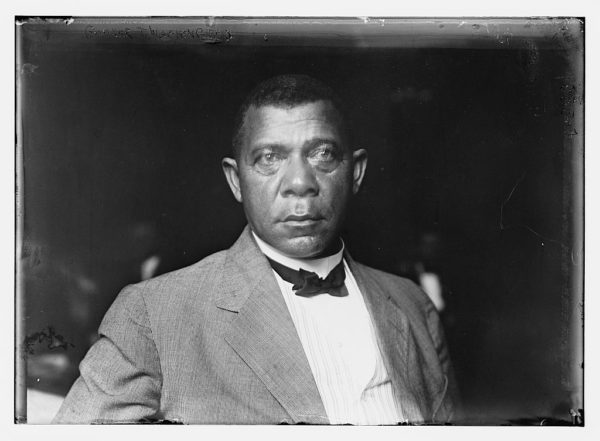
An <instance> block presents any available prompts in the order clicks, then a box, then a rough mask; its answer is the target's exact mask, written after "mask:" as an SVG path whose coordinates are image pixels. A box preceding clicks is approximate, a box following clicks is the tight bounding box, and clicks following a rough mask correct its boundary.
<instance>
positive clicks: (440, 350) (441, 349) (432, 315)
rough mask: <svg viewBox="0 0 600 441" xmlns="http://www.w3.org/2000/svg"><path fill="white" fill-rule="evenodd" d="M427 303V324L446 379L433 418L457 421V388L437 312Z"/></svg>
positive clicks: (458, 398) (458, 405)
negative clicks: (444, 390) (440, 400)
mask: <svg viewBox="0 0 600 441" xmlns="http://www.w3.org/2000/svg"><path fill="white" fill-rule="evenodd" d="M429 303H430V304H429V307H428V308H427V324H428V328H429V332H430V334H431V337H432V339H433V343H434V345H435V349H436V352H437V356H438V359H439V362H440V365H441V367H442V371H443V373H444V375H445V376H446V379H447V383H446V394H445V396H444V399H443V400H442V402H441V403H440V404H439V405H438V407H437V409H434V420H435V421H437V422H443V423H447V422H457V421H458V420H459V419H460V418H461V412H460V407H461V406H460V396H459V390H458V386H457V383H456V378H455V375H454V369H453V367H452V362H451V360H450V354H449V352H448V346H447V344H446V338H445V336H444V329H443V327H442V323H441V320H440V317H439V314H438V312H437V310H436V309H435V307H434V306H433V304H432V303H431V302H429Z"/></svg>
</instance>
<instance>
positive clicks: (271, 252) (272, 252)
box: [252, 231, 344, 278]
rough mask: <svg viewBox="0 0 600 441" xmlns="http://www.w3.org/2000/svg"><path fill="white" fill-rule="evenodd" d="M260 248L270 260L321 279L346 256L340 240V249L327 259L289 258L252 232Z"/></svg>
mask: <svg viewBox="0 0 600 441" xmlns="http://www.w3.org/2000/svg"><path fill="white" fill-rule="evenodd" d="M252 236H253V237H254V239H255V241H256V243H257V244H258V248H260V250H261V251H262V252H263V254H264V255H265V256H267V257H268V258H269V259H271V260H274V261H276V262H279V263H281V264H282V265H285V266H287V267H289V268H292V269H295V270H299V269H304V270H306V271H312V272H315V273H317V274H318V275H319V277H323V278H324V277H326V276H327V274H329V272H330V271H331V270H332V269H333V268H334V267H335V266H336V265H337V264H338V263H340V261H341V260H342V258H343V255H344V241H342V240H341V239H340V248H339V249H338V251H337V252H336V253H334V254H331V255H329V256H326V257H318V258H312V259H300V258H297V257H289V256H286V255H285V254H283V253H281V252H280V251H278V250H277V249H275V248H273V247H272V246H271V245H269V244H268V243H266V242H265V241H264V240H262V239H261V238H260V237H258V236H257V235H256V234H255V233H254V231H253V232H252Z"/></svg>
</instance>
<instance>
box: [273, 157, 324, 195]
mask: <svg viewBox="0 0 600 441" xmlns="http://www.w3.org/2000/svg"><path fill="white" fill-rule="evenodd" d="M318 193H319V186H318V183H317V178H316V176H315V171H314V170H313V168H312V167H311V166H310V164H309V163H308V162H307V161H306V159H304V158H290V159H289V161H288V164H287V165H286V167H285V170H284V174H283V178H282V182H281V194H282V195H283V196H285V197H288V196H297V197H303V196H304V197H305V196H316V195H317V194H318Z"/></svg>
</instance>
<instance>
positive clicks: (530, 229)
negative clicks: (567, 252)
mask: <svg viewBox="0 0 600 441" xmlns="http://www.w3.org/2000/svg"><path fill="white" fill-rule="evenodd" d="M526 175H527V172H524V173H523V174H522V175H521V177H520V178H519V179H517V182H515V185H513V187H512V189H511V190H510V193H509V194H508V196H507V197H506V199H504V202H502V205H501V206H500V231H504V230H507V229H508V228H512V227H513V226H512V225H508V226H505V225H504V207H505V206H506V204H508V202H509V201H510V199H511V198H512V196H513V194H514V193H515V191H516V190H517V187H518V186H519V184H520V183H521V182H523V179H525V176H526ZM518 226H520V227H523V228H525V229H526V230H527V231H529V232H530V233H532V234H534V235H535V236H537V237H538V238H539V239H540V240H541V242H542V246H544V242H552V243H556V244H558V245H561V246H563V247H565V244H563V243H562V242H561V241H559V240H556V239H552V238H549V237H544V236H542V235H541V234H540V233H538V232H537V231H535V230H534V229H533V228H531V227H530V226H528V225H525V224H522V225H518ZM571 259H572V257H571Z"/></svg>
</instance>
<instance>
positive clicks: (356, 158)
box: [352, 149, 367, 194]
mask: <svg viewBox="0 0 600 441" xmlns="http://www.w3.org/2000/svg"><path fill="white" fill-rule="evenodd" d="M352 164H353V167H354V168H353V174H352V193H354V194H356V193H358V190H359V189H360V184H362V180H363V178H364V177H365V172H366V171H367V151H366V150H365V149H359V150H355V151H354V152H353V153H352Z"/></svg>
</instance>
